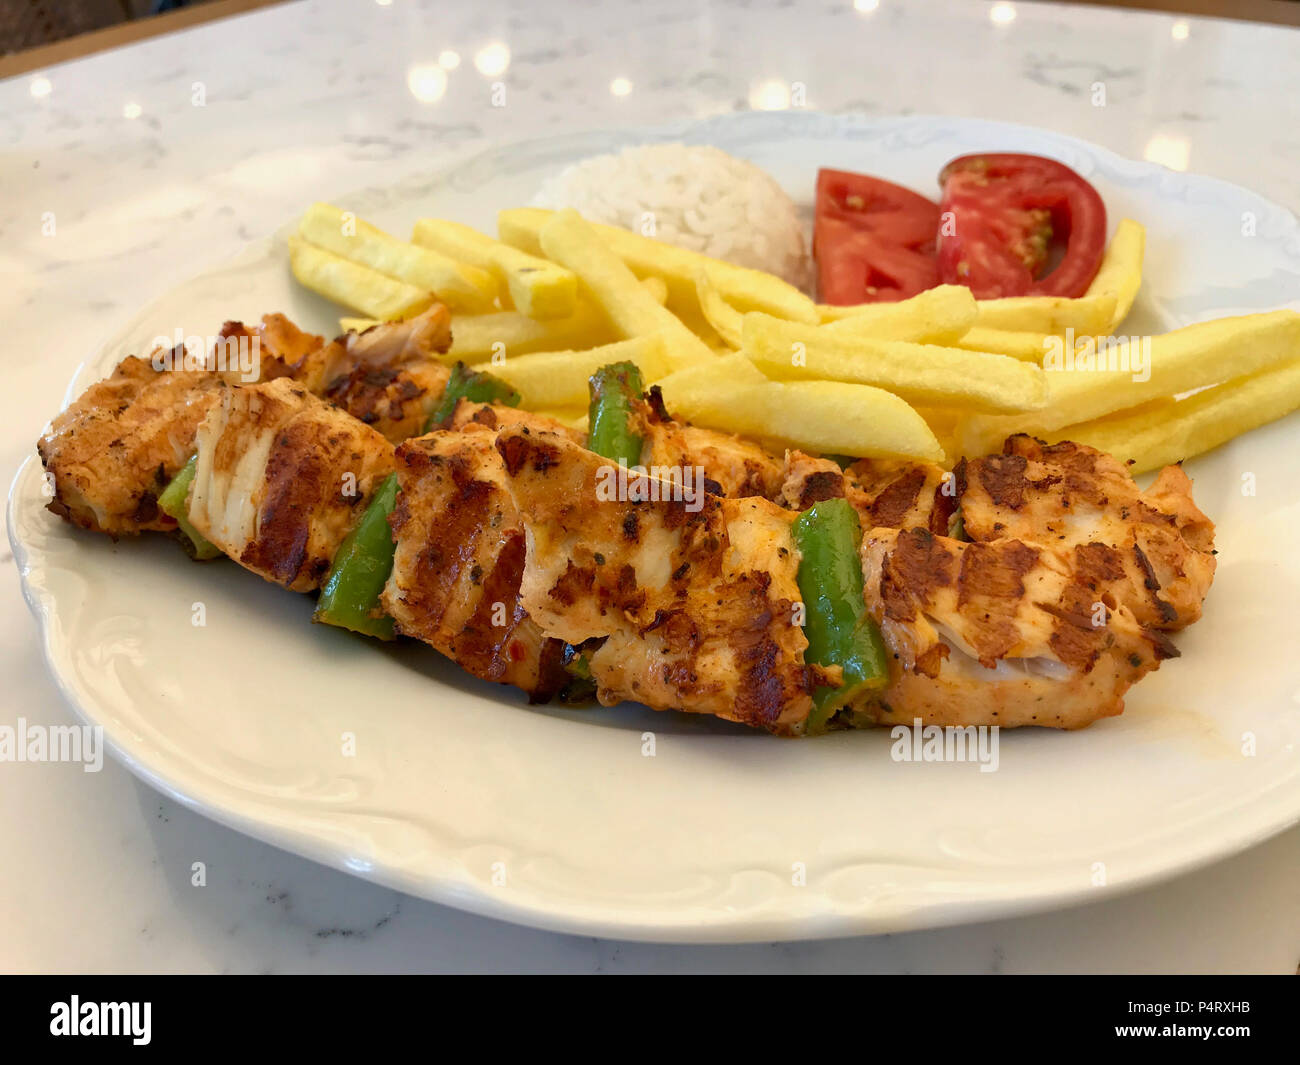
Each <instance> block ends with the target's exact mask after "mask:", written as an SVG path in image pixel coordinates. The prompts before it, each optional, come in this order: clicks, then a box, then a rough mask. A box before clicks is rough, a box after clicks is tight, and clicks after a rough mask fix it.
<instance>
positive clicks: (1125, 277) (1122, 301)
mask: <svg viewBox="0 0 1300 1065" xmlns="http://www.w3.org/2000/svg"><path fill="white" fill-rule="evenodd" d="M1146 242H1147V231H1146V229H1144V228H1143V226H1142V223H1141V222H1135V221H1133V219H1131V218H1121V219H1120V222H1119V225H1118V226H1116V227H1115V235H1114V236H1113V237H1111V239H1110V244H1108V245H1107V247H1106V254H1105V255H1104V256H1102V260H1101V266H1100V267H1098V269H1097V276H1096V277H1094V278H1093V279H1092V284H1091V285H1089V286H1088V291H1087V292H1086V293H1085V298H1087V297H1089V296H1093V297H1103V298H1104V297H1107V296H1110V297H1113V298H1114V300H1115V307H1114V310H1113V311H1112V312H1111V317H1110V325H1109V328H1107V329H1106V330H1104V332H1105V333H1106V335H1108V336H1109V335H1110V334H1111V333H1113V332H1115V329H1116V328H1117V327H1118V326H1119V324H1120V322H1122V321H1123V320H1124V319H1125V318H1126V317H1128V312H1129V309H1130V308H1131V307H1132V306H1133V300H1134V299H1136V298H1137V294H1138V289H1139V288H1140V287H1141V286H1142V257H1143V254H1144V252H1145V250H1146Z"/></svg>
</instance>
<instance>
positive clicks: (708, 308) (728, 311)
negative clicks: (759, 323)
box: [695, 269, 745, 349]
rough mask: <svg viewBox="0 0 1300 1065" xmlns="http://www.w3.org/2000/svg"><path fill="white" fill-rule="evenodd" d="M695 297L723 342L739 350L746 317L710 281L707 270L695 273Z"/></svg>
mask: <svg viewBox="0 0 1300 1065" xmlns="http://www.w3.org/2000/svg"><path fill="white" fill-rule="evenodd" d="M695 295H696V297H697V298H698V299H699V301H700V313H701V314H703V315H704V318H705V320H706V321H707V322H708V323H709V325H710V326H712V327H713V331H714V332H715V333H717V334H718V336H719V337H720V338H721V339H722V342H723V343H724V344H726V345H727V347H729V348H732V349H736V348H739V347H740V330H741V325H742V323H743V321H744V317H745V316H744V315H743V314H741V313H740V312H739V311H738V310H736V308H735V307H733V306H732V305H731V304H730V303H728V302H727V301H726V299H725V298H724V297H723V295H722V293H721V292H719V291H718V290H717V288H716V287H715V286H714V284H713V282H712V281H710V280H709V274H708V271H707V270H703V269H700V270H696V271H695Z"/></svg>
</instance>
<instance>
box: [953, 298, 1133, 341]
mask: <svg viewBox="0 0 1300 1065" xmlns="http://www.w3.org/2000/svg"><path fill="white" fill-rule="evenodd" d="M978 302H979V317H978V318H977V319H976V322H975V324H976V325H977V326H983V327H984V328H986V329H1003V330H1006V331H1007V332H1011V333H1039V334H1043V333H1051V334H1053V335H1055V336H1060V335H1063V334H1064V333H1065V331H1066V330H1067V329H1072V330H1074V332H1075V333H1077V334H1079V335H1087V336H1099V335H1104V334H1106V333H1108V332H1109V331H1110V323H1111V321H1112V320H1113V319H1114V316H1115V307H1116V305H1117V300H1116V298H1115V296H1114V295H1111V294H1108V293H1097V294H1095V295H1084V296H1079V297H1078V298H1077V299H1066V298H1065V297H1064V296H1008V297H1006V298H1004V299H997V300H979V301H978Z"/></svg>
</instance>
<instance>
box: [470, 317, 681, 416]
mask: <svg viewBox="0 0 1300 1065" xmlns="http://www.w3.org/2000/svg"><path fill="white" fill-rule="evenodd" d="M612 362H633V363H636V365H637V367H638V368H639V369H640V370H641V377H642V379H643V380H646V381H654V380H657V379H658V378H660V377H662V376H663V375H664V374H666V373H667V372H668V370H669V363H668V356H667V354H666V352H665V350H664V343H663V340H662V339H661V338H660V337H659V336H658V335H657V334H656V335H654V336H648V337H634V338H633V339H631V340H620V341H619V342H618V343H615V344H604V345H602V346H601V347H598V348H590V349H588V350H587V351H546V352H538V353H536V354H533V355H518V356H515V357H514V358H509V357H507V358H505V359H503V360H500V361H496V360H494V361H493V364H492V366H491V372H492V374H493V375H494V376H496V377H499V378H501V379H502V380H503V381H505V382H506V383H507V384H509V385H511V386H513V387H514V388H515V389H516V390H518V392H519V393H520V395H521V396H522V397H523V405H524V406H525V407H528V408H529V409H530V410H531V409H535V408H538V407H576V406H581V405H582V404H584V403H586V402H587V399H588V394H587V380H588V378H590V377H591V375H592V374H594V373H595V372H596V371H597V370H599V369H600V368H601V367H602V366H608V365H609V364H610V363H612Z"/></svg>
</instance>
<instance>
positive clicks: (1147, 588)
mask: <svg viewBox="0 0 1300 1065" xmlns="http://www.w3.org/2000/svg"><path fill="white" fill-rule="evenodd" d="M956 472H957V481H958V496H959V500H958V501H959V505H960V507H961V514H962V522H963V525H964V528H965V532H966V535H967V537H969V538H970V539H971V540H974V541H980V542H991V541H995V540H999V539H1007V538H1013V537H1014V538H1019V539H1023V540H1030V541H1033V542H1034V543H1037V544H1040V545H1041V546H1042V548H1043V550H1045V551H1049V552H1053V553H1055V554H1057V555H1059V556H1061V557H1062V558H1063V559H1068V558H1069V557H1070V556H1077V557H1079V558H1080V559H1083V558H1084V557H1085V556H1086V560H1087V564H1088V566H1089V567H1090V573H1091V579H1092V581H1093V583H1094V585H1095V590H1096V591H1097V593H1098V594H1102V593H1104V594H1106V595H1109V596H1111V597H1113V598H1114V599H1116V600H1117V601H1119V602H1120V603H1122V604H1124V605H1125V606H1126V607H1128V608H1129V609H1130V610H1131V611H1132V612H1133V615H1134V616H1135V617H1136V618H1137V619H1138V621H1140V622H1141V623H1142V624H1143V625H1146V626H1149V627H1151V628H1155V629H1163V630H1167V631H1176V630H1178V629H1181V628H1184V627H1185V626H1187V625H1189V624H1191V623H1192V622H1193V621H1196V620H1197V619H1198V618H1199V617H1200V616H1201V604H1202V603H1203V602H1204V600H1205V596H1206V594H1207V593H1208V592H1209V589H1210V584H1211V582H1212V581H1213V579H1214V568H1215V559H1214V525H1213V523H1212V522H1211V521H1210V520H1209V519H1208V518H1207V517H1206V516H1205V515H1204V514H1202V513H1201V511H1200V510H1199V509H1198V508H1197V506H1196V504H1195V503H1194V502H1193V501H1192V484H1191V481H1190V479H1189V478H1188V477H1187V475H1186V474H1185V473H1183V471H1182V469H1181V467H1177V466H1167V467H1165V469H1163V470H1162V471H1161V472H1160V474H1159V476H1158V477H1157V478H1156V480H1155V482H1154V483H1153V484H1152V486H1151V487H1150V488H1149V489H1147V491H1145V492H1143V491H1141V490H1139V488H1138V487H1137V485H1136V484H1135V483H1134V481H1133V479H1132V478H1131V477H1130V476H1129V474H1128V471H1127V470H1126V469H1125V468H1124V466H1123V465H1122V464H1121V463H1120V462H1119V461H1118V460H1116V459H1114V458H1112V457H1111V456H1110V455H1106V454H1103V453H1102V452H1099V451H1096V450H1094V449H1093V448H1090V447H1085V446H1084V445H1082V444H1074V443H1068V442H1067V443H1060V444H1044V443H1043V442H1042V441H1040V440H1035V439H1034V438H1033V437H1029V436H1024V435H1020V436H1012V437H1009V438H1008V439H1007V442H1006V445H1005V447H1004V450H1003V453H1002V454H1000V455H986V456H983V457H981V458H977V459H972V460H970V461H968V462H964V463H963V464H961V465H960V466H959V467H958V469H957V471H956Z"/></svg>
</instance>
